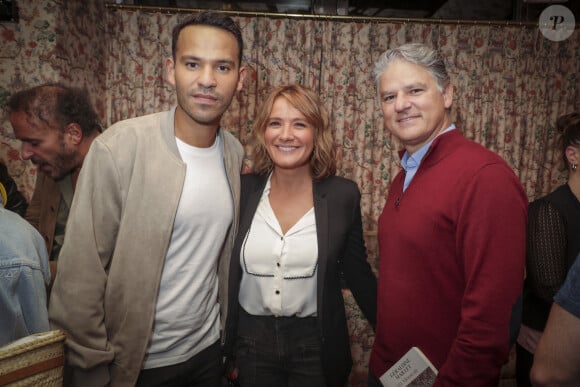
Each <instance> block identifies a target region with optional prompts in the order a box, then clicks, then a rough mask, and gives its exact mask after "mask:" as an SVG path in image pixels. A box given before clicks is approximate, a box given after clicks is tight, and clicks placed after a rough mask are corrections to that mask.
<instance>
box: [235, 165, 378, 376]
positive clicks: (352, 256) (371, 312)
mask: <svg viewBox="0 0 580 387" xmlns="http://www.w3.org/2000/svg"><path fill="white" fill-rule="evenodd" d="M267 180H268V176H267V175H254V174H247V175H242V181H241V187H242V188H241V189H242V193H241V199H240V200H241V201H240V225H239V229H238V235H237V237H236V241H235V243H234V247H233V251H232V259H231V263H230V276H229V291H228V292H229V293H228V300H229V301H228V302H229V305H228V317H227V321H226V332H225V343H224V351H225V355H226V357H228V358H230V359H231V358H232V356H233V351H234V348H235V340H236V337H237V321H238V316H239V308H240V305H239V302H238V293H239V289H240V281H241V278H242V267H241V266H240V249H241V245H242V242H243V240H244V238H245V236H246V233H247V232H248V229H249V228H250V225H251V223H252V219H253V217H254V213H255V212H256V209H257V207H258V203H259V201H260V198H261V197H262V193H263V191H264V187H265V185H266V182H267ZM313 192H314V214H315V218H316V231H317V234H318V235H317V237H318V272H317V274H316V275H317V283H318V286H317V305H318V306H317V307H318V312H317V316H318V328H319V337H320V342H321V348H322V351H321V352H322V354H321V357H322V359H321V360H322V367H323V370H324V374H325V377H326V384H327V386H333V387H334V386H337V387H338V386H340V387H343V386H344V385H345V384H346V382H347V379H348V376H349V374H350V369H351V367H352V358H351V354H350V343H349V334H348V328H347V323H346V314H345V309H344V300H343V298H342V291H341V276H344V279H345V281H346V284H347V285H348V287H349V288H350V289H351V291H352V293H353V295H354V298H355V299H356V301H357V303H358V305H359V307H360V308H361V310H362V312H363V313H364V315H365V316H366V318H367V319H368V320H369V322H370V323H371V324H372V326H373V327H374V326H375V322H376V312H377V302H376V298H377V296H376V295H377V281H376V277H375V276H374V274H373V272H372V270H371V267H370V265H369V264H368V262H367V254H366V247H365V243H364V239H363V235H362V221H361V213H360V212H361V211H360V192H359V189H358V186H357V185H356V184H355V183H354V182H353V181H351V180H347V179H344V178H341V177H337V176H331V177H328V178H326V179H324V180H322V181H315V182H314V186H313Z"/></svg>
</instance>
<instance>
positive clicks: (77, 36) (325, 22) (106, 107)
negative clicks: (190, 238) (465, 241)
mask: <svg viewBox="0 0 580 387" xmlns="http://www.w3.org/2000/svg"><path fill="white" fill-rule="evenodd" d="M18 4H19V7H20V10H19V16H20V20H19V22H18V23H6V22H4V23H0V57H1V58H2V60H1V61H0V80H1V81H2V82H1V83H0V106H1V107H2V110H0V112H1V114H0V141H1V145H0V160H2V161H3V162H5V163H6V164H7V165H8V168H9V171H10V173H11V174H12V176H13V177H14V178H15V180H16V181H17V183H18V184H19V186H20V189H21V191H23V193H24V194H25V195H26V196H27V197H28V198H29V197H30V195H31V194H32V191H33V187H34V180H35V176H36V170H35V169H34V167H33V166H32V165H31V164H30V163H28V162H24V161H22V160H20V156H19V147H20V144H19V143H18V141H16V140H14V139H13V137H12V129H11V126H10V123H9V121H8V117H7V114H6V112H5V110H4V104H5V101H6V99H7V98H8V96H9V95H10V94H11V93H12V92H14V91H17V90H20V89H23V88H26V87H29V86H34V85H37V84H39V83H43V82H47V81H56V80H58V81H62V82H64V83H68V84H72V85H76V86H81V87H85V88H87V89H88V91H89V93H90V94H91V96H92V98H93V102H94V103H95V106H96V107H97V109H98V112H99V113H100V115H101V118H102V120H103V124H104V126H105V127H107V126H109V125H110V124H112V123H114V122H116V121H118V120H121V119H125V118H130V117H134V116H138V115H143V114H147V113H152V112H156V111H161V110H166V109H168V108H169V107H171V106H172V104H174V103H175V98H174V94H173V90H172V89H171V87H170V86H169V85H168V84H167V83H166V82H165V74H164V70H163V68H164V62H165V58H166V57H167V56H169V55H170V54H171V29H172V28H173V26H174V25H175V24H176V23H177V22H178V21H179V20H180V19H182V18H183V17H185V14H183V13H172V12H170V11H166V12H165V11H164V12H161V11H160V10H158V12H149V11H146V10H140V9H136V8H128V7H127V8H123V7H113V6H109V7H106V6H105V4H104V2H103V1H102V0H88V1H83V2H76V1H61V0H43V1H32V0H20V1H19V2H18ZM233 16H234V19H235V20H236V21H237V22H238V23H239V24H240V26H241V28H242V32H243V37H244V41H245V49H244V62H245V65H246V66H247V68H248V70H249V77H248V79H247V80H246V84H245V87H244V90H243V91H242V92H241V93H240V94H239V96H237V98H235V99H234V102H233V104H232V106H231V107H230V109H229V110H228V112H227V113H226V116H225V117H224V120H223V126H224V128H226V129H228V130H230V131H231V132H232V133H234V134H235V135H236V136H237V137H238V138H239V139H240V141H241V142H242V143H243V144H244V146H245V149H246V153H247V158H246V170H250V169H251V159H252V146H251V144H250V143H249V138H250V131H251V125H252V118H253V117H254V114H255V112H256V109H257V107H258V106H259V105H260V103H261V100H262V98H263V97H264V96H265V95H266V94H267V93H268V91H269V90H270V89H271V88H272V87H273V86H277V85H279V84H282V83H292V82H297V83H301V84H304V85H306V86H309V87H311V88H313V89H314V90H316V91H317V92H318V93H319V94H320V95H321V96H322V98H323V100H324V101H325V103H326V106H327V108H328V109H329V111H330V113H331V118H332V119H331V121H332V124H333V128H334V135H335V143H336V146H337V149H338V156H339V159H338V162H339V171H338V173H339V174H340V175H342V176H346V177H348V178H351V179H353V180H354V181H356V182H357V183H358V184H359V187H360V189H361V192H362V195H363V196H362V203H361V205H362V211H363V220H364V227H365V230H366V237H367V247H368V252H369V260H370V261H371V262H372V263H373V265H375V267H376V250H377V248H376V240H375V238H374V236H375V233H376V231H375V230H376V220H377V218H378V216H379V214H380V212H381V210H382V206H383V203H384V200H385V198H386V194H387V192H388V188H389V185H390V181H391V180H392V178H393V177H394V176H395V174H396V173H397V172H398V170H399V168H400V165H399V157H398V153H397V151H398V149H399V146H398V144H397V143H396V141H395V140H394V139H393V137H392V136H391V135H390V134H389V133H388V131H387V130H386V129H385V128H384V127H383V123H382V118H381V114H380V110H379V107H378V102H377V98H376V91H375V83H374V80H373V78H372V68H373V63H374V62H375V61H376V60H377V58H378V56H379V55H380V54H381V53H382V52H383V51H384V50H385V49H387V48H390V47H394V46H397V45H399V44H402V43H406V42H423V43H426V44H429V45H432V46H433V47H436V48H438V49H440V50H441V51H442V52H443V54H444V56H445V57H446V58H447V59H448V68H449V70H450V74H451V78H452V82H453V84H454V86H455V96H454V103H453V110H452V114H453V118H454V121H455V123H456V124H457V126H458V128H460V130H462V132H463V133H464V134H465V135H466V136H467V137H468V138H471V139H473V140H475V141H477V142H479V143H481V144H483V145H485V146H486V147H488V148H489V149H491V150H493V151H495V152H497V153H498V154H499V155H501V156H502V157H503V158H504V159H506V160H507V162H508V163H509V164H510V165H511V166H512V168H513V169H514V171H515V172H516V174H517V175H518V176H519V177H520V179H521V181H522V184H523V185H524V187H525V189H526V192H527V194H528V196H529V198H530V199H533V198H535V197H537V196H540V195H542V194H545V193H547V192H549V191H551V190H552V189H553V188H554V187H556V186H557V185H559V184H561V183H562V182H563V181H565V175H563V173H562V172H561V171H559V170H558V160H559V152H558V150H556V149H555V144H554V141H555V132H554V128H553V126H554V122H555V120H556V118H557V117H558V116H559V115H561V114H565V113H569V112H572V111H574V110H579V108H580V102H579V101H580V81H579V76H580V32H579V31H578V29H576V30H575V31H574V33H573V34H572V36H571V37H570V38H568V39H567V40H564V41H562V42H551V41H549V40H546V39H545V38H544V37H543V35H542V34H541V33H540V31H539V29H538V28H537V26H530V25H515V24H507V23H506V24H505V25H493V24H491V23H487V24H486V23H460V22H458V23H448V24H443V23H437V22H433V23H426V22H412V21H408V22H406V23H403V22H389V21H386V20H375V21H362V20H344V19H332V18H321V17H317V18H307V17H301V18H283V17H271V16H260V15H252V16H248V15H235V14H234V15H233ZM345 295H346V297H347V301H348V302H347V311H348V313H349V316H351V317H350V319H349V327H350V329H351V334H352V336H353V344H352V349H353V356H354V359H355V368H354V371H353V375H352V378H351V379H352V380H351V385H353V386H354V385H364V384H363V382H362V381H363V380H365V379H366V372H367V371H366V364H367V362H368V354H369V350H370V347H371V345H372V339H373V336H372V330H371V329H370V328H369V326H368V324H367V323H366V321H365V320H364V318H363V317H362V316H361V314H360V311H359V310H358V308H357V306H356V303H354V301H353V300H352V297H351V296H350V295H349V293H348V291H345Z"/></svg>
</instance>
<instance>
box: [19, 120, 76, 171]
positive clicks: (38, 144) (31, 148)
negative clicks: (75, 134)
mask: <svg viewBox="0 0 580 387" xmlns="http://www.w3.org/2000/svg"><path fill="white" fill-rule="evenodd" d="M10 123H11V124H12V128H13V130H14V136H15V137H16V138H17V139H19V140H20V141H22V148H21V150H20V154H21V156H22V158H23V159H24V160H30V161H32V162H33V163H34V164H36V165H37V166H38V168H39V169H40V170H41V171H43V172H44V173H46V174H47V175H49V176H50V177H52V178H53V179H54V180H60V179H62V178H64V177H65V176H66V175H67V174H69V173H71V172H72V171H73V170H74V169H75V168H77V166H78V162H77V152H76V147H75V144H74V139H73V138H72V137H71V136H69V135H67V133H63V132H61V131H60V130H58V129H55V128H53V127H51V126H49V125H48V124H47V123H45V122H43V121H41V120H39V119H35V118H33V117H30V116H29V115H28V114H27V113H26V112H24V111H16V112H13V113H11V114H10Z"/></svg>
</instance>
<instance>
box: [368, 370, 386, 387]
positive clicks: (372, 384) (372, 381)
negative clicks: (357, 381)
mask: <svg viewBox="0 0 580 387" xmlns="http://www.w3.org/2000/svg"><path fill="white" fill-rule="evenodd" d="M367 387H383V384H382V383H381V381H380V380H379V379H377V378H375V376H374V375H373V374H372V373H371V371H369V379H368V382H367Z"/></svg>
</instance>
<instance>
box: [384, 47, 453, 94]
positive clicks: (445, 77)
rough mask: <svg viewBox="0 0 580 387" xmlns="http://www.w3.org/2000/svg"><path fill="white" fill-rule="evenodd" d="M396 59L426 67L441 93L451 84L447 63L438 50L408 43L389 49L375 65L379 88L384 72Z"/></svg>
mask: <svg viewBox="0 0 580 387" xmlns="http://www.w3.org/2000/svg"><path fill="white" fill-rule="evenodd" d="M396 59H399V60H404V61H407V62H409V63H413V64H416V65H419V66H422V67H424V68H425V69H426V70H427V71H429V72H430V73H431V75H432V76H433V78H434V79H435V82H436V83H437V88H438V89H439V91H440V92H443V90H445V87H447V85H448V84H449V82H450V80H449V74H447V69H446V67H445V61H444V60H443V57H442V56H441V54H440V53H439V52H438V51H437V50H434V49H432V48H431V47H428V46H426V45H424V44H421V43H407V44H403V45H402V46H399V47H397V48H392V49H389V50H387V51H385V52H384V53H382V54H381V56H380V57H379V60H378V61H377V63H375V69H374V72H373V74H374V77H375V82H376V85H377V86H378V85H379V81H380V78H381V75H383V72H385V70H386V69H387V67H388V66H389V64H391V62H392V61H394V60H396Z"/></svg>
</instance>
